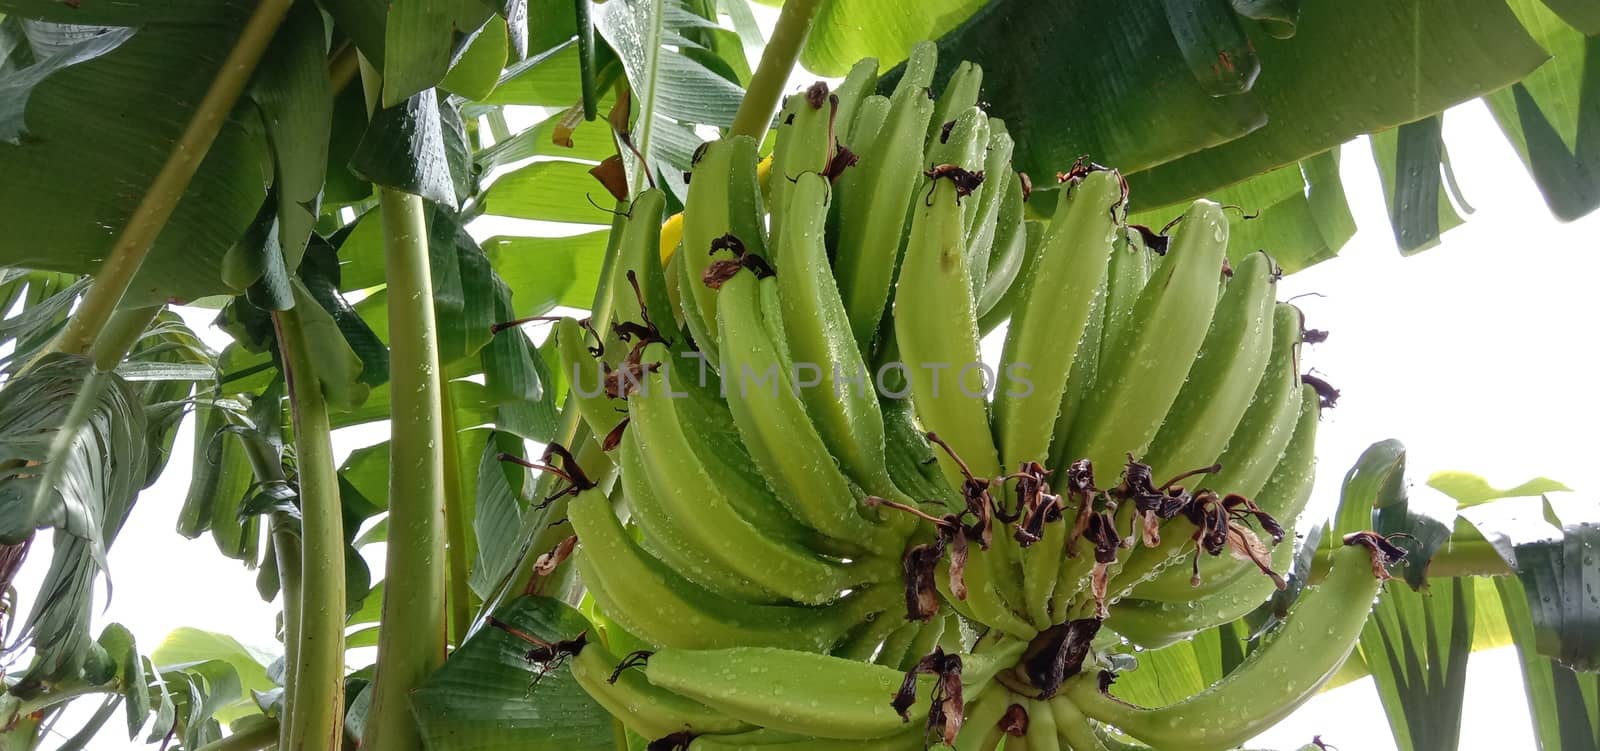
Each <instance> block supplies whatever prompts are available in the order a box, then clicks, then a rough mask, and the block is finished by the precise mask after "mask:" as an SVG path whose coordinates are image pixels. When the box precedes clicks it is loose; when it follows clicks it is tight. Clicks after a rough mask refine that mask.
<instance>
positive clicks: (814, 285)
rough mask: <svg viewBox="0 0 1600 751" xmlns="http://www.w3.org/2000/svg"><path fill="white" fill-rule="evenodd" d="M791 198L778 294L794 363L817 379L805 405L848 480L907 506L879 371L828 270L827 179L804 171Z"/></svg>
mask: <svg viewBox="0 0 1600 751" xmlns="http://www.w3.org/2000/svg"><path fill="white" fill-rule="evenodd" d="M790 195H791V206H790V212H791V213H790V216H791V218H792V219H793V220H794V221H790V222H787V223H786V224H785V225H784V231H783V232H782V234H781V235H775V239H774V242H773V244H774V245H775V246H776V247H777V248H778V256H779V258H780V259H781V260H780V261H779V262H778V275H777V280H778V281H777V289H778V299H779V301H780V303H781V307H782V309H783V332H782V340H783V341H786V342H787V343H788V345H789V349H790V355H791V357H792V358H793V362H795V363H802V364H805V365H808V366H809V367H810V368H811V369H813V370H814V371H815V376H816V377H815V379H814V381H815V382H814V383H810V384H809V385H807V386H804V387H803V388H801V389H800V397H801V400H802V401H803V402H804V403H805V407H806V412H807V413H808V414H810V415H811V418H812V422H813V424H814V425H815V427H816V429H817V433H818V434H820V435H821V436H822V439H823V442H824V443H825V444H826V445H827V447H828V449H829V450H830V451H831V453H832V454H833V456H834V457H835V458H837V459H838V460H839V464H840V465H842V466H843V467H844V470H845V473H846V474H847V475H849V476H850V477H851V478H852V479H854V480H855V481H856V482H857V483H858V484H859V485H860V486H861V487H862V488H863V489H865V490H866V491H867V492H868V493H871V494H873V495H877V496H881V497H885V498H891V499H894V500H897V501H908V500H909V499H907V498H904V497H903V496H902V494H901V493H900V490H899V489H898V488H897V487H895V484H894V482H893V480H891V479H890V476H889V470H888V465H887V459H886V458H885V454H884V427H883V414H882V413H881V412H879V410H878V397H877V393H876V391H875V390H874V389H873V387H872V374H871V372H870V371H869V370H868V368H867V364H866V362H865V361H863V360H862V359H861V352H860V350H858V349H856V346H855V342H854V340H853V339H852V338H851V334H850V322H849V320H848V318H847V317H846V316H845V311H844V303H843V302H842V301H841V300H840V298H839V290H838V287H837V286H835V284H834V280H833V272H832V271H831V270H830V269H829V267H828V251H827V248H826V247H824V244H823V226H824V224H825V217H826V215H827V211H828V182H827V180H826V179H825V178H823V177H822V176H820V175H818V174H816V173H806V174H802V175H800V176H799V177H798V178H797V179H796V181H795V183H794V185H793V189H792V190H791V191H790ZM796 367H797V368H798V367H799V366H798V365H797V366H796ZM796 376H797V378H798V376H799V373H798V370H797V371H796Z"/></svg>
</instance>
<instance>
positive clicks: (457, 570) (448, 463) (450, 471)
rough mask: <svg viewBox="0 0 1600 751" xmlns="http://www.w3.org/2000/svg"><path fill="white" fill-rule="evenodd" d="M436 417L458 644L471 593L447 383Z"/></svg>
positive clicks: (467, 623) (453, 637)
mask: <svg viewBox="0 0 1600 751" xmlns="http://www.w3.org/2000/svg"><path fill="white" fill-rule="evenodd" d="M439 403H440V404H439V406H440V417H441V418H442V423H443V434H444V531H445V542H446V550H448V551H449V554H450V561H449V562H450V643H451V644H452V645H454V646H457V647H459V646H461V642H463V641H465V640H466V638H467V632H468V631H469V630H470V629H471V628H472V611H471V610H470V609H469V608H468V607H467V606H468V602H467V600H468V598H469V597H470V596H471V594H470V589H469V588H468V586H467V578H468V577H469V576H470V572H469V571H468V569H467V522H466V518H465V512H466V509H465V508H464V507H463V505H462V504H463V501H462V499H463V498H464V490H465V489H464V488H463V487H462V483H463V482H464V481H465V478H464V477H463V476H462V475H461V456H460V454H459V453H458V452H459V450H460V446H459V438H460V436H459V435H457V434H456V419H455V408H454V405H453V404H451V401H450V387H449V385H448V384H447V385H445V386H444V387H443V388H441V389H440V390H439Z"/></svg>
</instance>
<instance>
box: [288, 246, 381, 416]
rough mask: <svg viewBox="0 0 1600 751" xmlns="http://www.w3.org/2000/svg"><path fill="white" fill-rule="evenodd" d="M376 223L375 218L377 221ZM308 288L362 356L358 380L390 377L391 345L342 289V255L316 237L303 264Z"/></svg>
mask: <svg viewBox="0 0 1600 751" xmlns="http://www.w3.org/2000/svg"><path fill="white" fill-rule="evenodd" d="M374 224H375V222H374ZM300 279H301V281H302V282H304V284H305V288H306V292H308V293H309V294H310V295H311V298H312V299H313V300H316V302H317V304H318V305H320V306H321V307H322V309H323V310H325V311H327V313H328V315H330V316H332V317H333V321H334V323H335V324H336V325H337V326H338V327H339V332H340V334H341V335H343V337H344V340H345V342H346V343H347V344H349V345H350V351H352V352H354V353H355V355H356V357H358V358H360V359H361V374H360V375H359V376H358V380H359V381H360V382H361V383H364V384H366V385H368V386H377V385H380V384H383V383H387V382H388V381H389V348H388V347H386V346H384V344H383V341H382V340H381V339H380V338H379V337H378V335H377V334H376V333H375V332H373V330H372V327H371V326H369V325H367V322H366V321H365V320H362V318H361V316H360V315H358V314H357V313H356V311H355V308H354V307H352V306H351V305H350V303H349V301H347V300H345V298H344V295H343V294H341V293H340V291H339V288H340V266H339V258H338V257H337V256H336V255H335V254H334V251H333V249H332V248H331V247H329V246H328V245H327V243H325V242H323V241H322V240H321V239H319V238H313V239H312V241H311V245H310V247H309V249H308V250H307V252H306V260H305V263H304V264H302V265H301V268H300Z"/></svg>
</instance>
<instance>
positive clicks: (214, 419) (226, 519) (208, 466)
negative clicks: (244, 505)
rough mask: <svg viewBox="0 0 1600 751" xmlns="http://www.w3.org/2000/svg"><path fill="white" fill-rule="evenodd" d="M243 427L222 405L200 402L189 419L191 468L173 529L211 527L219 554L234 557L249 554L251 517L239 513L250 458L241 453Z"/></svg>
mask: <svg viewBox="0 0 1600 751" xmlns="http://www.w3.org/2000/svg"><path fill="white" fill-rule="evenodd" d="M244 430H248V428H246V427H244V425H243V424H242V422H239V421H237V417H236V416H235V415H233V414H232V413H230V412H228V411H227V410H225V409H223V408H220V407H215V406H210V405H202V406H200V407H199V408H198V409H197V416H196V419H195V427H194V432H195V441H194V453H193V459H192V467H193V470H192V472H193V474H192V475H191V477H190V480H189V492H188V494H187V496H185V498H184V501H183V507H182V508H181V509H180V510H179V511H178V522H177V531H178V534H180V535H183V536H184V537H187V538H189V539H194V538H196V537H198V536H200V535H201V534H204V533H205V531H206V530H211V534H212V537H213V538H214V539H215V541H216V543H217V548H218V549H219V550H220V551H221V552H222V554H223V555H225V556H228V557H229V558H236V559H239V560H254V558H255V555H256V551H255V550H254V549H253V548H254V546H253V545H249V546H247V545H246V544H245V537H246V534H247V533H248V535H249V536H251V537H254V536H255V534H256V531H255V530H256V525H255V522H254V520H249V521H241V520H240V519H239V514H238V509H239V504H240V503H241V502H242V501H244V499H245V494H246V492H247V491H248V490H249V488H250V486H251V484H252V483H253V482H254V480H255V476H254V474H252V472H251V468H250V460H249V458H248V457H246V455H245V447H244V445H243V439H242V438H241V437H240V433H241V431H244Z"/></svg>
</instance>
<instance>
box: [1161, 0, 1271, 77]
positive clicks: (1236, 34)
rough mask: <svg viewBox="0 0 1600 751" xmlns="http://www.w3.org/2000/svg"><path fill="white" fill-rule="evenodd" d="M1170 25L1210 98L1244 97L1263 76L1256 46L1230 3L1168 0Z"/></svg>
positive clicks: (1167, 9) (1179, 45) (1195, 75)
mask: <svg viewBox="0 0 1600 751" xmlns="http://www.w3.org/2000/svg"><path fill="white" fill-rule="evenodd" d="M1165 4H1166V13H1167V26H1168V27H1170V28H1171V29H1172V36H1173V37H1174V38H1175V39H1177V41H1178V51H1179V52H1180V53H1181V54H1182V55H1183V60H1184V62H1185V63H1187V64H1188V66H1189V72H1190V73H1192V74H1194V78H1195V80H1196V81H1199V82H1200V86H1201V88H1203V89H1205V91H1206V93H1208V94H1210V95H1211V96H1228V95H1231V94H1243V93H1245V92H1247V91H1249V90H1250V86H1251V85H1252V84H1254V83H1255V80H1256V76H1257V75H1258V74H1260V73H1261V61H1260V60H1257V59H1256V51H1255V47H1253V46H1252V45H1251V44H1250V40H1249V39H1248V38H1246V37H1245V33H1244V27H1243V25H1241V24H1240V23H1239V18H1238V16H1237V15H1235V13H1234V10H1233V5H1232V3H1231V2H1229V1H1228V0H1165Z"/></svg>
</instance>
